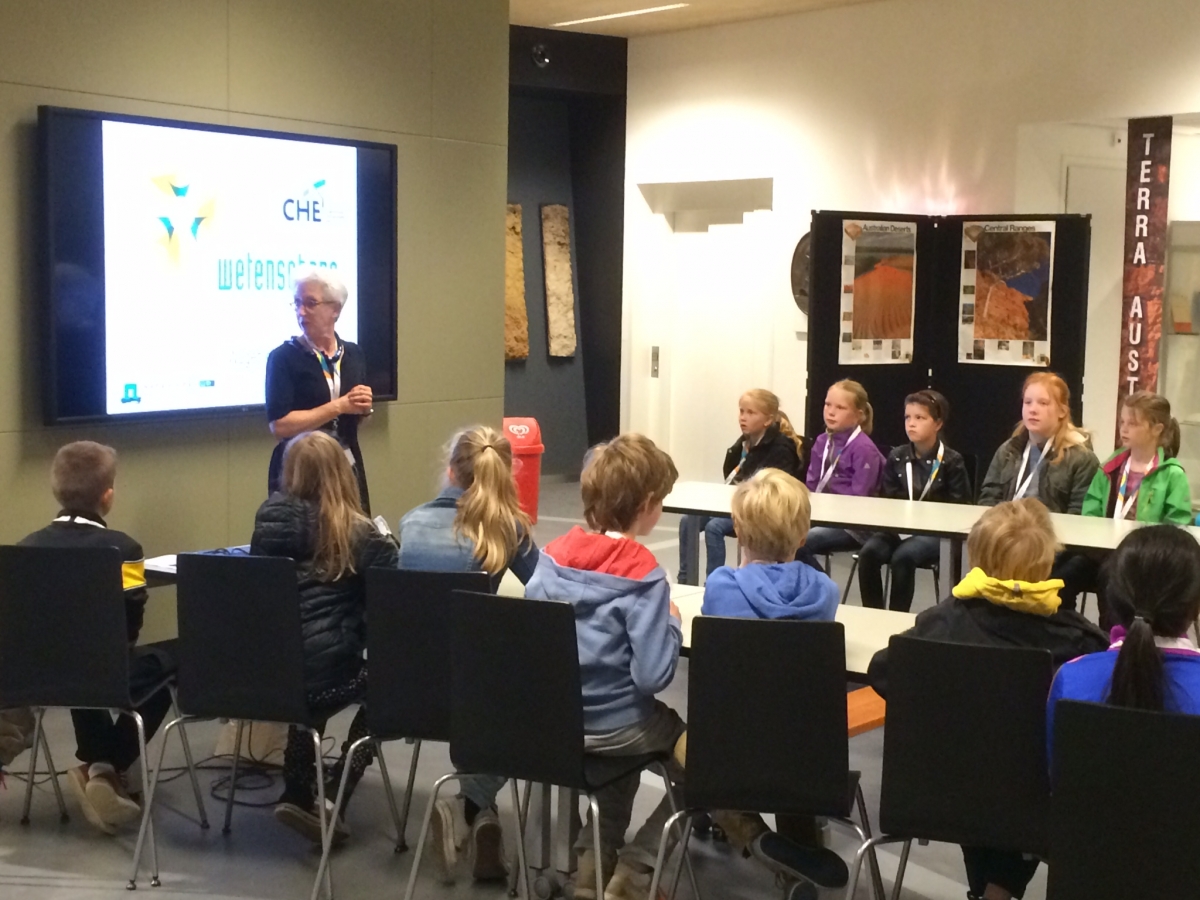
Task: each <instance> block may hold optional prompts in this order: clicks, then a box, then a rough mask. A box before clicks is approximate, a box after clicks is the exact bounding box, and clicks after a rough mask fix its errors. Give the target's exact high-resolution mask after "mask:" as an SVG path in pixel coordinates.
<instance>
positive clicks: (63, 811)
mask: <svg viewBox="0 0 1200 900" xmlns="http://www.w3.org/2000/svg"><path fill="white" fill-rule="evenodd" d="M38 733H39V734H40V735H41V738H42V752H43V753H45V754H46V768H47V769H49V770H50V784H51V786H52V787H53V788H54V799H55V801H56V802H57V803H58V820H59V821H60V822H64V823H65V822H69V821H71V817H70V816H69V815H67V804H66V803H64V802H63V795H62V785H61V784H59V783H58V769H56V768H55V767H54V757H53V756H51V755H50V739H49V738H48V737H46V729H45V728H43V729H41V730H40V731H39V732H38Z"/></svg>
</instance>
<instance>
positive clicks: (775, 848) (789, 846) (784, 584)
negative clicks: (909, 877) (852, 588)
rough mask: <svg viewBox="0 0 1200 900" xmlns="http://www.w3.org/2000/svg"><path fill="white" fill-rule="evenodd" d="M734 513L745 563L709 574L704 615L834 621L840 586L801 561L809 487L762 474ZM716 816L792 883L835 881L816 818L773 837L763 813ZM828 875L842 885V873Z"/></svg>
mask: <svg viewBox="0 0 1200 900" xmlns="http://www.w3.org/2000/svg"><path fill="white" fill-rule="evenodd" d="M731 508H732V512H733V524H734V529H735V531H736V532H737V536H738V546H739V547H740V548H741V551H742V566H741V568H737V569H734V568H730V567H729V566H722V567H721V568H719V569H717V570H716V571H714V572H713V573H712V574H711V575H709V576H708V581H707V583H706V584H705V587H704V605H703V606H702V607H701V612H702V613H703V614H704V615H706V616H732V617H737V618H746V619H804V620H812V621H820V622H830V621H833V617H834V614H835V613H836V612H837V608H838V588H837V585H836V584H834V582H833V580H832V579H831V578H830V577H829V576H828V575H826V574H825V573H824V572H823V571H821V570H819V569H815V568H813V567H812V566H810V565H807V564H806V563H803V562H797V561H796V560H795V557H796V551H797V550H799V549H800V547H802V546H804V541H805V538H806V537H807V536H808V530H809V527H810V521H811V507H810V505H809V494H808V489H807V488H806V487H805V486H804V485H803V484H801V483H800V482H799V481H798V480H796V479H795V478H793V477H792V476H791V475H788V474H787V473H786V472H782V471H780V470H778V469H763V470H761V471H759V472H756V473H755V474H754V476H753V477H752V478H750V479H748V480H747V481H743V482H742V483H741V484H739V485H738V488H737V490H736V491H734V494H733V501H732V507H731ZM712 816H713V821H714V823H716V824H717V825H719V826H720V827H721V829H722V830H723V831H724V832H725V834H726V835H727V836H728V838H729V842H730V843H731V844H732V845H733V846H734V847H735V848H736V849H737V850H740V851H741V852H742V853H743V854H744V855H747V856H753V857H754V858H755V859H757V860H759V861H760V862H762V863H763V864H764V865H766V866H767V868H769V869H771V870H772V871H773V872H776V873H779V874H782V875H784V876H785V877H787V878H790V879H796V878H801V877H804V878H809V879H812V880H815V881H817V882H818V883H824V881H826V880H829V879H826V878H825V877H824V873H823V867H822V865H821V863H822V861H823V860H822V859H821V854H819V853H818V854H813V853H812V850H811V848H820V846H821V840H820V838H819V836H818V834H819V833H818V831H817V827H816V822H815V820H814V819H813V817H812V816H787V815H777V816H776V823H777V824H778V826H779V834H774V833H773V832H771V829H769V828H768V827H767V825H766V823H765V822H764V821H763V819H762V816H760V815H758V814H757V813H743V812H729V811H714V812H713V814H712ZM798 845H799V846H798ZM801 848H810V849H801ZM841 868H844V867H838V866H835V869H841ZM830 878H831V879H832V880H833V881H835V882H836V881H837V873H836V872H835V874H834V875H832V876H830Z"/></svg>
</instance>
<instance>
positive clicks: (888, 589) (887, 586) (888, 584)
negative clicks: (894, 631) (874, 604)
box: [883, 565, 892, 609]
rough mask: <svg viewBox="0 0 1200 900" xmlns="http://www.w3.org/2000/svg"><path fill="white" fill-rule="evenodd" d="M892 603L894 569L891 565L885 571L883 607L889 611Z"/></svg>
mask: <svg viewBox="0 0 1200 900" xmlns="http://www.w3.org/2000/svg"><path fill="white" fill-rule="evenodd" d="M891 602H892V567H891V566H890V565H889V566H888V567H887V568H886V569H884V571H883V607H884V609H887V608H888V606H889V605H890V604H891Z"/></svg>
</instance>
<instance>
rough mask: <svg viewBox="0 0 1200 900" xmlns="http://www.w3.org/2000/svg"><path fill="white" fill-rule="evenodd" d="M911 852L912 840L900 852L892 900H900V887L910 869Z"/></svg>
mask: <svg viewBox="0 0 1200 900" xmlns="http://www.w3.org/2000/svg"><path fill="white" fill-rule="evenodd" d="M876 846H878V845H876ZM911 850H912V840H911V839H909V840H907V841H905V842H904V848H903V849H902V850H901V851H900V865H899V866H898V867H897V868H896V882H895V884H893V885H892V900H900V885H902V884H904V870H905V869H907V868H908V854H909V852H910V851H911Z"/></svg>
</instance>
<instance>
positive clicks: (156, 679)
mask: <svg viewBox="0 0 1200 900" xmlns="http://www.w3.org/2000/svg"><path fill="white" fill-rule="evenodd" d="M175 645H176V642H175V641H163V642H161V643H158V644H152V645H148V646H145V647H135V648H133V650H131V651H130V654H129V696H130V698H131V699H133V700H134V701H135V702H138V701H140V702H139V703H138V705H137V706H136V707H134V709H135V710H136V712H137V713H138V714H139V715H140V716H141V717H142V723H143V724H144V726H145V728H146V741H147V742H149V740H150V738H151V737H153V736H154V733H155V732H156V731H157V730H158V726H159V725H161V724H162V720H163V719H164V718H166V715H167V710H169V709H170V708H171V694H170V692H169V691H168V690H167V688H166V686H165V682H166V681H167V680H168V679H171V678H173V676H174V674H175ZM160 685H162V688H161V690H158V691H154V688H155V687H158V686H160ZM150 691H154V693H152V694H151V693H149V692H150ZM147 694H149V696H147ZM143 697H145V699H142V698H143ZM71 722H72V723H73V724H74V726H75V744H76V750H75V755H76V756H77V757H78V758H79V761H80V762H84V763H89V764H90V763H109V764H110V765H111V766H112V767H113V768H114V769H116V770H117V771H118V772H124V771H125V770H126V769H128V768H129V767H130V766H132V765H133V764H134V762H135V761H136V760H137V758H138V755H139V753H140V748H139V747H138V733H137V724H136V723H135V722H134V721H133V718H132V717H131V716H127V715H119V716H117V717H116V720H115V721H114V720H113V714H112V713H110V712H109V711H108V710H106V709H73V710H71Z"/></svg>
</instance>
